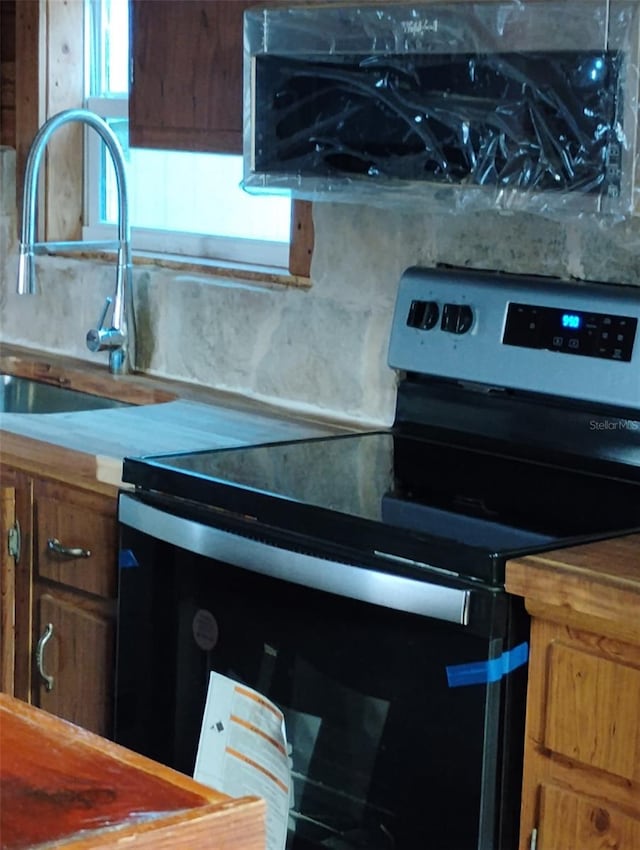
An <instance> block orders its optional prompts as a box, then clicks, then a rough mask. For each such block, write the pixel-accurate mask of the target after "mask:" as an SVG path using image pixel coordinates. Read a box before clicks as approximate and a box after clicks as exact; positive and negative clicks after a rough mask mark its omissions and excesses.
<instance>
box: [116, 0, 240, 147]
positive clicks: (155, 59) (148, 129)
mask: <svg viewBox="0 0 640 850" xmlns="http://www.w3.org/2000/svg"><path fill="white" fill-rule="evenodd" d="M251 5H253V4H252V3H251V2H242V0H193V1H192V2H190V3H184V2H182V0H180V1H179V2H175V0H173V2H167V0H132V3H131V5H130V9H131V33H132V48H133V49H132V79H131V92H130V98H129V122H130V123H129V138H130V142H131V144H132V145H134V146H137V147H152V148H165V149H169V150H174V149H177V150H194V151H218V152H221V153H241V152H242V65H243V46H242V27H243V13H244V10H245V9H247V8H249V7H250V6H251Z"/></svg>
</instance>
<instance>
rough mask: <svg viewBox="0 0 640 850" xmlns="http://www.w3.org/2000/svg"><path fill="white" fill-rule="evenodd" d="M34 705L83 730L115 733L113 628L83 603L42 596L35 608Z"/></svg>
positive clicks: (46, 595) (111, 621)
mask: <svg viewBox="0 0 640 850" xmlns="http://www.w3.org/2000/svg"><path fill="white" fill-rule="evenodd" d="M36 611H37V614H36V617H35V620H36V630H37V633H38V636H39V637H38V641H37V643H36V648H35V659H34V664H35V668H36V669H35V671H34V674H35V676H36V677H37V679H36V682H35V686H34V689H33V697H34V699H33V701H34V703H35V704H36V705H39V706H40V708H44V709H45V710H46V711H49V712H51V713H52V714H56V715H57V716H58V717H63V718H64V719H65V720H70V721H71V722H73V723H76V724H78V725H79V726H82V727H84V728H85V729H89V730H90V731H91V732H97V733H98V734H100V735H104V736H109V735H110V733H111V714H112V709H111V699H112V685H111V680H112V670H113V663H114V652H113V645H114V623H113V620H111V619H110V618H108V617H105V616H104V615H103V614H101V613H99V612H96V611H95V610H91V609H90V608H85V607H84V606H83V604H82V601H81V600H73V599H69V598H66V599H65V598H60V597H58V596H56V595H54V593H49V592H43V593H41V594H40V595H39V598H38V600H37V603H36Z"/></svg>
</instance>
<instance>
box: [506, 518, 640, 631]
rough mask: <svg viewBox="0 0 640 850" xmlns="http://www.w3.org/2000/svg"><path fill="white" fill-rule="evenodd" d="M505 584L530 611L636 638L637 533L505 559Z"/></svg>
mask: <svg viewBox="0 0 640 850" xmlns="http://www.w3.org/2000/svg"><path fill="white" fill-rule="evenodd" d="M506 589H507V591H508V592H509V593H513V594H515V595H517V596H523V597H525V599H526V600H527V609H528V610H529V612H530V613H531V614H534V615H537V616H547V617H549V616H550V613H549V612H550V609H553V608H555V609H556V610H561V611H562V616H563V619H564V620H565V621H566V622H568V623H570V624H572V625H574V626H575V627H576V628H587V629H589V630H592V631H593V630H594V629H597V630H599V631H602V632H603V633H605V634H611V635H614V636H616V637H619V638H620V639H622V640H629V641H632V642H636V643H640V534H629V535H626V536H624V537H617V538H613V539H609V540H602V541H597V542H595V543H585V544H583V545H581V546H572V547H570V548H567V549H556V550H554V551H552V552H543V553H540V554H538V555H529V556H527V557H524V558H516V559H514V560H512V561H508V562H507V565H506ZM552 619H553V617H552Z"/></svg>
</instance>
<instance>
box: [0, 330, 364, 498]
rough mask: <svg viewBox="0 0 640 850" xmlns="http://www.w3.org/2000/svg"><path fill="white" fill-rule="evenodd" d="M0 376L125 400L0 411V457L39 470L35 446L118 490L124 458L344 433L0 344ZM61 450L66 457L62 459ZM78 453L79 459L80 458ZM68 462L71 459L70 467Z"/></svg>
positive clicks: (256, 406)
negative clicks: (88, 407) (46, 410)
mask: <svg viewBox="0 0 640 850" xmlns="http://www.w3.org/2000/svg"><path fill="white" fill-rule="evenodd" d="M0 372H4V373H6V374H12V375H17V376H19V377H25V378H31V379H35V380H38V381H42V382H45V383H49V384H53V385H57V386H62V387H66V388H68V389H75V390H79V391H81V392H89V393H93V394H96V395H102V396H106V397H108V398H115V399H118V400H121V401H127V402H131V403H132V404H133V406H132V407H124V408H114V409H110V410H98V411H83V412H75V413H51V414H36V415H34V414H28V413H27V414H21V413H8V414H7V413H0V430H1V431H2V432H3V440H2V443H3V444H2V454H3V458H4V459H5V460H6V462H8V463H10V462H11V461H12V457H14V458H18V457H20V458H23V457H26V459H27V461H28V460H29V459H30V458H33V459H34V462H35V463H36V464H37V465H39V468H40V469H41V470H42V469H43V467H44V468H45V469H46V467H47V465H48V463H50V462H51V461H50V459H49V458H48V451H47V452H44V451H43V449H42V446H43V445H48V446H54V447H57V448H56V450H55V452H54V454H56V455H57V457H56V458H55V460H56V463H57V466H58V468H60V463H59V461H60V460H63V461H64V463H63V467H64V465H68V464H69V462H71V466H75V465H76V463H77V464H79V465H80V467H81V469H82V472H81V476H82V478H83V479H85V478H89V479H91V477H93V478H94V479H95V480H96V481H97V482H102V483H104V484H106V485H112V486H114V487H117V486H119V484H120V473H121V462H122V459H123V458H124V457H127V456H130V457H135V456H140V455H145V454H162V453H165V452H180V451H198V450H201V449H210V448H223V447H230V446H240V445H249V444H255V443H263V442H271V441H279V440H293V439H303V438H307V437H320V436H326V435H330V434H335V433H344V432H345V431H348V430H352V429H349V428H347V427H346V426H340V425H337V424H335V423H331V422H322V421H315V420H313V419H311V418H304V417H302V416H299V415H296V414H294V413H291V414H289V413H287V412H286V411H283V410H276V409H275V408H272V407H270V406H268V405H265V404H261V403H259V402H257V401H252V400H250V399H246V398H241V397H238V396H232V395H227V394H224V393H220V392H216V391H214V390H211V389H208V388H201V387H197V386H193V385H189V384H183V383H181V382H173V381H164V380H159V379H156V378H153V377H147V376H141V375H122V376H113V375H110V374H109V373H108V371H107V370H106V369H105V367H104V366H103V365H94V364H92V363H88V362H85V361H81V360H75V359H73V358H68V357H60V356H56V355H51V354H43V353H38V352H33V351H29V350H28V349H20V348H17V347H15V346H6V345H0ZM65 450H66V452H67V453H69V454H68V457H67V458H65ZM83 455H84V457H83ZM74 457H75V461H74Z"/></svg>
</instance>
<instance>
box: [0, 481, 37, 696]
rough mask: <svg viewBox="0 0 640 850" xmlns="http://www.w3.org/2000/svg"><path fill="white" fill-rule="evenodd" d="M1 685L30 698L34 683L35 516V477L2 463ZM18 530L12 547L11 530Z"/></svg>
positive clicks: (13, 692) (5, 688) (11, 691)
mask: <svg viewBox="0 0 640 850" xmlns="http://www.w3.org/2000/svg"><path fill="white" fill-rule="evenodd" d="M0 476H1V480H2V486H1V488H0V490H1V492H2V513H1V515H0V537H1V548H2V551H1V552H0V571H1V572H0V600H1V601H0V614H1V618H0V619H1V626H0V689H1V690H3V691H5V692H6V693H12V694H13V695H14V696H16V697H19V698H20V699H24V700H28V699H29V690H30V687H31V588H32V582H31V579H32V557H31V555H32V550H31V541H32V534H31V528H32V516H33V486H32V481H31V479H30V478H29V477H28V476H27V475H25V474H24V473H22V472H20V471H19V470H17V469H14V468H12V467H9V466H6V465H3V466H2V467H0ZM12 529H13V530H14V531H15V532H16V533H17V534H16V536H15V537H14V539H13V541H12V544H11V545H12V546H15V547H17V553H16V555H14V554H12V552H11V551H10V548H9V534H10V532H11V531H12Z"/></svg>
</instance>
